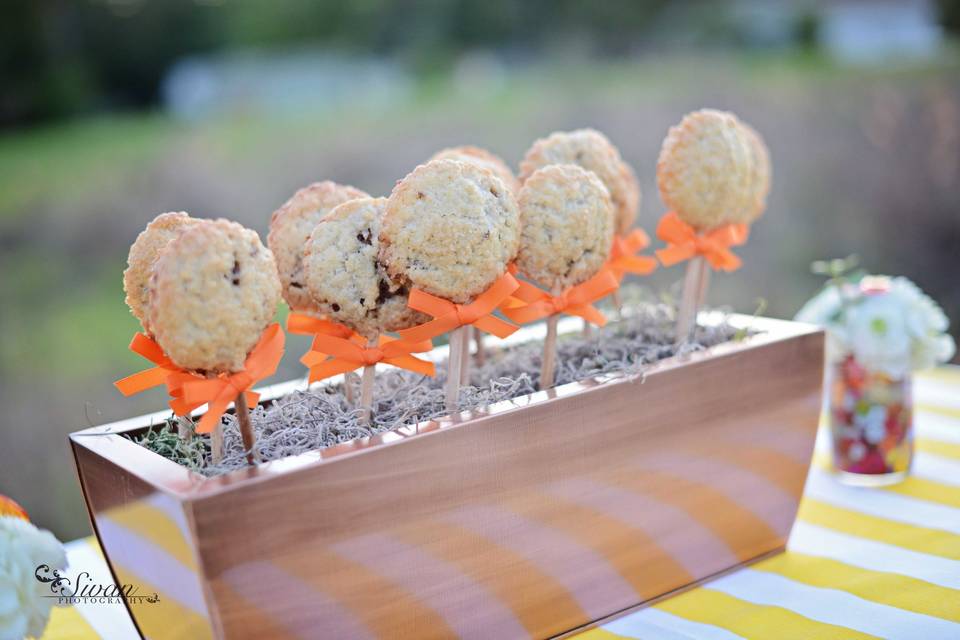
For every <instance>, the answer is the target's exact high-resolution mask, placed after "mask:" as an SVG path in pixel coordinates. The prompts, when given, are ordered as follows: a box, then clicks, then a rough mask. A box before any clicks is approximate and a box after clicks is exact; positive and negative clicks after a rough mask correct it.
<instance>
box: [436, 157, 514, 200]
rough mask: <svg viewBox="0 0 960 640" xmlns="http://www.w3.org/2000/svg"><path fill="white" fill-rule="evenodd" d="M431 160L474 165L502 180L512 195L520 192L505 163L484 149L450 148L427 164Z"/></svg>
mask: <svg viewBox="0 0 960 640" xmlns="http://www.w3.org/2000/svg"><path fill="white" fill-rule="evenodd" d="M433 160H459V161H460V162H466V163H468V164H474V165H476V166H478V167H480V168H481V169H486V170H487V171H489V172H491V173H492V174H493V175H495V176H497V177H498V178H500V179H501V180H503V184H505V185H507V188H508V189H510V190H511V191H513V192H514V193H516V192H517V191H519V190H520V181H519V180H517V177H516V176H515V175H513V171H511V170H510V167H509V166H507V163H506V162H504V161H503V159H501V158H500V156H498V155H496V154H493V153H490V152H489V151H487V150H486V149H481V148H480V147H471V146H463V147H451V148H449V149H442V150H440V151H438V152H436V153H435V154H433V156H432V157H431V158H430V160H429V161H428V162H430V161H433Z"/></svg>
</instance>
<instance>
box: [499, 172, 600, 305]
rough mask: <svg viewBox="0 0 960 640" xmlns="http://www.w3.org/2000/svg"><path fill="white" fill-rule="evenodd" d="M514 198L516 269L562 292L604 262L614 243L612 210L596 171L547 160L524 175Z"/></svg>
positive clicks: (592, 272) (549, 289)
mask: <svg viewBox="0 0 960 640" xmlns="http://www.w3.org/2000/svg"><path fill="white" fill-rule="evenodd" d="M518 201H519V205H520V224H521V229H522V231H521V235H520V237H521V240H520V252H519V253H518V254H517V268H518V269H519V270H520V273H522V274H523V275H525V276H526V277H528V278H530V279H531V280H533V281H534V282H536V283H537V284H539V285H540V286H541V287H544V288H546V289H547V290H548V291H556V290H560V291H562V290H564V289H566V288H568V287H571V286H573V285H577V284H580V283H581V282H584V281H586V280H589V279H590V278H591V277H593V276H594V275H595V274H596V273H597V271H599V270H600V268H601V267H603V265H604V263H605V262H606V261H607V258H608V257H609V255H610V247H611V245H612V243H613V225H614V211H613V203H612V201H611V200H610V194H609V192H608V191H607V189H606V187H604V185H603V183H602V182H600V179H599V178H597V176H596V174H595V173H593V172H592V171H586V170H585V169H582V168H580V167H578V166H576V165H572V164H554V165H548V166H546V167H543V168H542V169H538V170H537V171H535V172H534V173H533V175H531V176H530V177H528V178H527V179H526V181H525V182H524V183H523V187H522V188H521V189H520V194H519V195H518Z"/></svg>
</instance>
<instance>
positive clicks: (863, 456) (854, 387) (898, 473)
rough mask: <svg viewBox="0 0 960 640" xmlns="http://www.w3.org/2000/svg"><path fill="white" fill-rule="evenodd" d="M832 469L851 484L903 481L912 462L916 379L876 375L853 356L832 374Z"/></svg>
mask: <svg viewBox="0 0 960 640" xmlns="http://www.w3.org/2000/svg"><path fill="white" fill-rule="evenodd" d="M827 378H828V379H827V384H828V394H829V395H828V398H827V420H828V423H829V428H830V436H831V442H832V444H833V466H834V469H835V471H836V472H837V473H838V474H839V476H840V479H841V480H843V481H844V482H847V483H849V484H858V485H869V486H879V485H886V484H893V483H896V482H899V481H901V480H902V479H903V478H904V477H905V476H906V475H907V473H909V471H910V465H911V462H912V460H913V400H912V393H911V386H912V377H911V375H910V374H909V373H906V374H904V375H903V376H899V377H893V376H891V375H890V374H889V373H888V372H886V371H882V370H871V369H869V368H867V367H865V366H864V365H863V364H861V363H860V362H859V361H858V360H857V359H856V357H855V356H854V355H852V354H849V355H847V356H846V357H844V358H842V359H841V360H840V361H839V362H835V363H834V364H833V366H832V367H831V369H830V371H829V372H828V376H827Z"/></svg>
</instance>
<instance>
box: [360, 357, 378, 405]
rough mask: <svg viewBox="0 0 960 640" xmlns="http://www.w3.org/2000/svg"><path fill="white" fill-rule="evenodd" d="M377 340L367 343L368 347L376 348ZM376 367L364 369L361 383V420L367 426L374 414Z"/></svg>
mask: <svg viewBox="0 0 960 640" xmlns="http://www.w3.org/2000/svg"><path fill="white" fill-rule="evenodd" d="M376 345H377V340H376V339H373V340H370V341H369V342H368V343H367V346H368V347H375V346H376ZM376 370H377V367H376V365H372V364H370V365H367V366H365V367H364V368H363V378H362V381H361V383H360V409H362V413H361V414H360V419H361V420H362V421H363V422H364V423H365V424H370V415H371V414H372V413H373V381H374V376H375V374H376Z"/></svg>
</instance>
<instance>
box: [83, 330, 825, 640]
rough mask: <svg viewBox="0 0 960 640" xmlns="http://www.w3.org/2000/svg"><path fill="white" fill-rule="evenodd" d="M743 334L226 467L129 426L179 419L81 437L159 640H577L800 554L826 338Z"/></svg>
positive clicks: (121, 576) (110, 544)
mask: <svg viewBox="0 0 960 640" xmlns="http://www.w3.org/2000/svg"><path fill="white" fill-rule="evenodd" d="M733 321H734V323H735V324H736V323H747V322H750V323H752V324H751V326H752V327H754V328H757V329H760V330H762V331H763V333H761V334H759V335H755V336H753V337H751V338H749V339H746V340H744V341H741V342H731V343H727V344H724V345H720V346H717V347H714V348H712V349H709V350H707V351H704V352H700V353H697V354H694V355H692V356H689V357H686V358H672V359H669V360H665V361H662V362H660V363H658V364H657V365H655V366H654V367H652V368H650V369H649V370H648V371H647V373H646V375H645V377H644V378H643V380H642V381H641V380H639V379H637V378H633V379H629V378H624V377H617V376H605V377H603V378H600V379H592V380H589V381H583V382H578V383H572V384H567V385H564V386H561V387H558V388H556V389H553V390H551V391H549V392H541V393H536V394H533V395H531V396H529V397H524V398H519V399H516V400H514V401H510V402H504V403H500V404H498V405H495V406H491V407H489V408H487V409H486V410H484V411H478V412H471V413H465V414H462V415H460V416H456V417H453V418H449V419H443V420H439V421H433V422H429V423H423V424H420V425H417V426H411V427H405V428H403V429H400V430H398V431H395V432H389V433H385V434H381V435H379V436H377V437H374V438H370V439H367V440H362V441H355V442H351V443H348V444H344V445H341V446H337V447H334V448H331V449H327V450H324V451H317V452H311V453H306V454H303V455H299V456H295V457H292V458H287V459H284V460H279V461H274V462H271V463H269V464H265V465H262V466H259V467H257V468H252V469H247V470H242V471H237V472H233V473H230V474H227V475H224V476H221V477H217V478H205V477H202V476H200V475H199V474H196V473H193V472H191V471H189V470H187V469H185V468H183V467H181V466H179V465H177V464H175V463H173V462H171V461H169V460H167V459H165V458H163V457H161V456H159V455H157V454H154V453H152V452H150V451H148V450H146V449H144V448H142V447H140V446H139V445H136V444H134V443H133V442H131V441H129V440H127V439H126V438H124V437H122V436H121V435H118V434H132V433H136V432H138V431H142V430H144V429H146V428H147V427H148V426H149V425H150V424H156V423H159V422H160V421H161V420H162V419H163V418H164V417H165V416H166V415H168V413H167V412H161V413H156V414H153V415H148V416H142V417H140V418H133V419H130V420H125V421H122V422H118V423H114V424H110V425H105V426H101V427H95V428H92V429H87V430H85V431H81V432H78V433H74V434H72V435H71V436H70V439H71V443H72V446H73V452H74V455H75V457H76V463H77V469H78V471H79V476H80V482H81V484H82V485H83V491H84V495H85V498H86V501H87V507H88V509H89V512H90V515H91V520H92V522H93V526H94V529H95V530H96V534H97V537H98V539H99V541H100V545H101V546H102V548H103V550H104V552H105V553H106V556H107V560H108V562H109V564H110V567H111V570H112V571H113V573H114V577H115V578H116V580H117V581H118V582H120V583H124V584H133V585H136V586H137V587H138V589H139V593H140V594H145V593H153V592H156V593H157V594H158V595H159V602H157V603H149V602H145V601H141V602H138V603H130V604H128V606H129V608H130V610H131V614H132V616H133V618H134V620H135V621H136V624H137V626H138V627H139V629H140V632H141V633H142V634H143V635H144V636H146V637H149V638H151V639H153V640H161V639H165V638H208V637H214V638H285V637H290V638H335V639H338V640H339V639H343V638H378V637H382V638H446V637H456V636H462V637H468V638H503V639H506V638H521V637H549V636H556V635H563V634H565V633H569V632H572V631H574V630H578V629H581V628H583V627H585V626H589V625H591V624H595V623H597V622H598V621H601V620H603V619H605V618H608V617H610V616H613V615H616V614H619V613H622V612H624V611H626V610H629V609H631V608H636V607H638V606H641V605H646V604H649V603H650V602H652V601H654V600H655V599H657V598H660V597H662V596H664V595H666V594H670V593H673V592H675V591H677V590H680V589H684V588H688V587H690V586H693V585H695V584H698V583H700V582H703V581H704V580H707V579H710V578H711V577H715V576H717V575H719V574H721V573H723V572H726V571H728V570H730V569H732V568H735V567H738V566H741V565H743V564H745V563H749V562H752V561H755V560H757V559H759V558H762V557H764V556H766V555H769V554H771V553H775V552H778V551H779V550H781V549H782V548H783V546H784V543H785V541H786V538H787V535H788V533H789V531H790V527H791V525H792V523H793V520H794V518H795V516H796V511H797V506H798V503H799V500H800V495H801V492H802V488H803V484H804V480H805V478H806V474H807V467H808V464H809V461H810V456H811V453H812V450H813V442H814V437H815V433H816V428H817V420H818V413H819V408H820V395H821V375H822V367H823V333H822V332H820V331H819V330H816V329H815V328H813V327H810V326H808V325H803V324H798V323H793V322H786V321H778V320H768V319H749V318H744V317H734V320H733ZM524 331H525V333H526V335H527V336H529V335H533V334H534V333H536V332H537V331H538V329H533V330H524ZM540 331H542V330H540ZM521 333H524V332H521ZM292 384H293V383H291V384H287V385H278V386H277V387H273V388H270V389H268V390H267V392H266V393H265V395H264V398H265V400H266V401H269V399H270V398H271V397H276V396H277V395H278V394H280V393H283V392H285V391H287V390H289V389H290V388H291V385H292Z"/></svg>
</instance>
